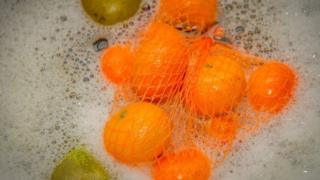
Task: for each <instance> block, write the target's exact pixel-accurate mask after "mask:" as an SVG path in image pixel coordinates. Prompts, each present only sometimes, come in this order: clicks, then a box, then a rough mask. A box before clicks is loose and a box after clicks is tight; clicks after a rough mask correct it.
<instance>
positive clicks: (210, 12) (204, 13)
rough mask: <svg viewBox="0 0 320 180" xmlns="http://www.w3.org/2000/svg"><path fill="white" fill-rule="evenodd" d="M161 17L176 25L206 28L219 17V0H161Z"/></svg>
mask: <svg viewBox="0 0 320 180" xmlns="http://www.w3.org/2000/svg"><path fill="white" fill-rule="evenodd" d="M159 17H160V19H161V20H162V21H165V22H168V23H170V24H172V25H175V26H176V25H187V26H191V27H192V26H197V28H198V29H200V30H204V29H205V28H207V27H208V26H210V25H212V24H213V23H214V22H215V21H216V19H217V0H160V9H159Z"/></svg>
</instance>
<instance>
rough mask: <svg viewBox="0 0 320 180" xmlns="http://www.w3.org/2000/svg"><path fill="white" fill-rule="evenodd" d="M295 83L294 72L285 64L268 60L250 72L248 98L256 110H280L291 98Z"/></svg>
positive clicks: (276, 111) (271, 111) (274, 111)
mask: <svg viewBox="0 0 320 180" xmlns="http://www.w3.org/2000/svg"><path fill="white" fill-rule="evenodd" d="M295 85H296V75H295V72H294V71H293V70H292V69H291V68H290V67H289V66H287V65H286V64H283V63H280V62H276V61H270V62H267V63H265V64H264V65H262V66H261V67H258V68H257V69H256V70H254V72H253V73H252V75H251V77H250V80H249V84H248V88H249V89H248V98H249V102H250V104H251V105H252V107H253V108H254V109H255V110H257V111H264V112H270V113H278V112H280V111H281V110H282V109H283V108H284V107H285V105H287V104H288V102H289V101H290V99H292V95H293V91H294V87H295Z"/></svg>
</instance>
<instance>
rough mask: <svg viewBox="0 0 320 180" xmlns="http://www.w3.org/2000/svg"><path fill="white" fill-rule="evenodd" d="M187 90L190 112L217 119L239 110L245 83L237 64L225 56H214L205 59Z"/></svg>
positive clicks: (241, 70) (242, 73) (243, 75)
mask: <svg viewBox="0 0 320 180" xmlns="http://www.w3.org/2000/svg"><path fill="white" fill-rule="evenodd" d="M188 87H190V90H189V91H190V92H189V93H188V94H187V99H188V103H189V106H190V108H191V110H194V111H195V112H197V113H200V114H202V115H207V116H210V117H215V116H216V115H221V114H225V113H227V112H229V111H230V110H232V109H233V108H234V107H236V105H237V104H238V103H239V101H240V100H241V97H242V96H243V94H244V91H245V87H246V79H245V74H244V71H243V69H242V67H241V65H240V64H239V63H237V61H234V60H233V59H231V58H229V57H227V56H223V55H212V56H209V57H207V58H206V60H205V61H204V63H203V64H202V65H201V67H200V69H199V71H198V72H197V73H196V74H195V75H194V78H193V80H192V81H191V82H190V84H189V85H188Z"/></svg>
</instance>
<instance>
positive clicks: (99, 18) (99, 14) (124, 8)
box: [81, 0, 141, 25]
mask: <svg viewBox="0 0 320 180" xmlns="http://www.w3.org/2000/svg"><path fill="white" fill-rule="evenodd" d="M81 1H82V5H83V8H84V10H85V11H86V12H87V13H88V15H89V16H90V17H91V18H92V19H93V20H94V21H96V22H98V23H100V24H103V25H112V24H115V23H118V22H121V21H124V20H126V19H129V18H130V17H131V16H133V15H134V14H135V13H136V12H137V10H138V9H139V6H140V4H141V0H81Z"/></svg>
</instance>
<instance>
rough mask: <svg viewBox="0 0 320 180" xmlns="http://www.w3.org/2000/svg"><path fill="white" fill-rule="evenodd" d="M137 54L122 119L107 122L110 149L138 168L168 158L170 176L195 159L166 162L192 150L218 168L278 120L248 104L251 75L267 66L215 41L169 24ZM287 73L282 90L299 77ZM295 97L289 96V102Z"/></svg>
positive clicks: (142, 39) (121, 90)
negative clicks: (241, 145) (187, 34)
mask: <svg viewBox="0 0 320 180" xmlns="http://www.w3.org/2000/svg"><path fill="white" fill-rule="evenodd" d="M133 51H134V53H133V54H134V55H135V56H134V59H133V61H132V64H131V68H132V69H131V71H130V72H131V73H130V74H128V76H126V78H125V79H126V80H125V81H124V83H122V84H121V85H118V86H117V90H116V94H115V99H114V104H113V110H112V114H114V115H113V116H112V117H113V118H115V119H116V120H114V121H113V118H112V119H111V121H112V123H110V122H107V125H106V130H105V131H106V132H105V135H104V136H105V143H106V149H107V150H108V151H109V152H110V153H111V154H113V156H115V157H116V159H118V160H120V161H121V162H124V163H127V164H131V165H137V164H141V163H145V162H152V160H154V159H157V158H159V157H160V161H156V166H157V168H158V169H160V170H161V171H163V172H166V171H171V170H170V168H168V169H166V166H167V165H163V169H162V167H161V166H162V164H168V163H172V164H173V166H174V164H179V163H180V165H179V166H182V165H181V162H176V161H178V160H176V159H182V162H183V161H184V160H185V161H186V159H188V158H184V155H183V157H181V156H180V155H178V158H175V156H174V157H173V160H161V159H163V158H164V159H168V157H172V156H173V155H172V153H173V154H175V153H176V152H180V151H183V150H184V149H190V148H191V149H199V151H202V152H204V153H205V155H204V156H206V155H207V156H208V158H209V159H210V162H211V166H210V167H216V166H217V165H218V164H219V163H221V162H222V161H223V160H224V159H225V158H226V157H227V155H228V154H229V153H230V152H231V151H232V150H233V147H234V145H235V144H239V143H242V142H243V141H244V140H245V139H246V138H248V137H250V136H251V135H252V134H254V133H257V132H258V131H259V129H260V128H261V127H262V125H263V124H265V123H266V122H268V121H269V119H270V116H271V115H270V114H268V113H262V112H257V111H255V109H254V108H252V107H251V106H250V105H249V101H248V98H247V93H248V87H249V86H248V83H249V82H248V81H247V79H248V76H249V75H250V74H251V73H252V71H253V70H254V69H256V68H257V67H260V66H263V65H264V64H266V61H265V60H263V59H261V58H258V57H254V56H251V55H248V54H245V53H242V52H240V51H238V50H235V49H234V48H232V47H231V46H230V45H229V44H226V43H222V42H216V41H214V40H213V39H211V38H209V37H200V38H193V39H191V38H186V37H185V36H183V34H182V33H181V32H179V31H178V30H176V29H175V28H174V27H172V26H170V25H167V24H164V23H161V22H154V23H152V24H151V25H149V26H148V27H147V28H146V30H145V31H144V32H143V33H140V36H139V37H138V39H137V43H136V45H135V47H134V48H133ZM280 69H281V68H280ZM279 72H281V70H280V71H279ZM284 73H289V75H288V76H287V77H285V78H284V81H281V80H280V81H279V83H287V84H290V85H291V84H293V83H294V82H291V80H289V81H290V82H286V79H290V78H291V76H292V74H290V73H291V71H288V70H287V71H286V70H285V71H284ZM267 76H268V74H267ZM289 76H290V77H289ZM258 79H259V78H258ZM252 81H256V80H255V78H253V79H251V80H250V82H251V83H252ZM284 86H285V87H286V85H284ZM250 87H251V86H250ZM250 87H249V89H250ZM288 92H291V90H289V91H288ZM282 95H283V94H280V95H279V96H282ZM289 96H291V94H290V95H289V94H285V95H283V97H284V98H286V99H287V101H288V100H289V98H288V97H289ZM256 98H257V97H256V95H253V98H252V99H251V101H259V100H256ZM253 99H255V100H253ZM287 101H286V102H285V101H284V103H287ZM142 102H143V103H142ZM261 102H263V101H261ZM141 104H142V105H141ZM160 111H161V113H159V112H160ZM159 114H160V115H159ZM163 119H165V120H163ZM109 121H110V120H109ZM107 126H108V128H107ZM107 131H109V132H107ZM110 149H111V150H110ZM182 154H184V153H182ZM185 154H187V156H188V157H189V155H188V153H185ZM191 157H192V156H191ZM169 159H170V158H169ZM191 159H192V158H191ZM163 161H164V162H163ZM190 161H191V160H190ZM196 162H198V161H197V160H195V164H193V165H190V166H188V165H185V166H182V167H181V168H182V171H189V170H188V168H194V166H196V165H197V163H196ZM199 163H200V162H199ZM182 164H183V163H182ZM198 165H199V167H201V166H202V165H201V164H198ZM177 166H178V165H177ZM183 168H186V169H183ZM160 170H159V171H160ZM190 172H192V171H191V170H190ZM200 172H202V171H200ZM203 173H204V172H203ZM159 177H161V176H159ZM199 177H200V176H199ZM160 179H161V178H160Z"/></svg>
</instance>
